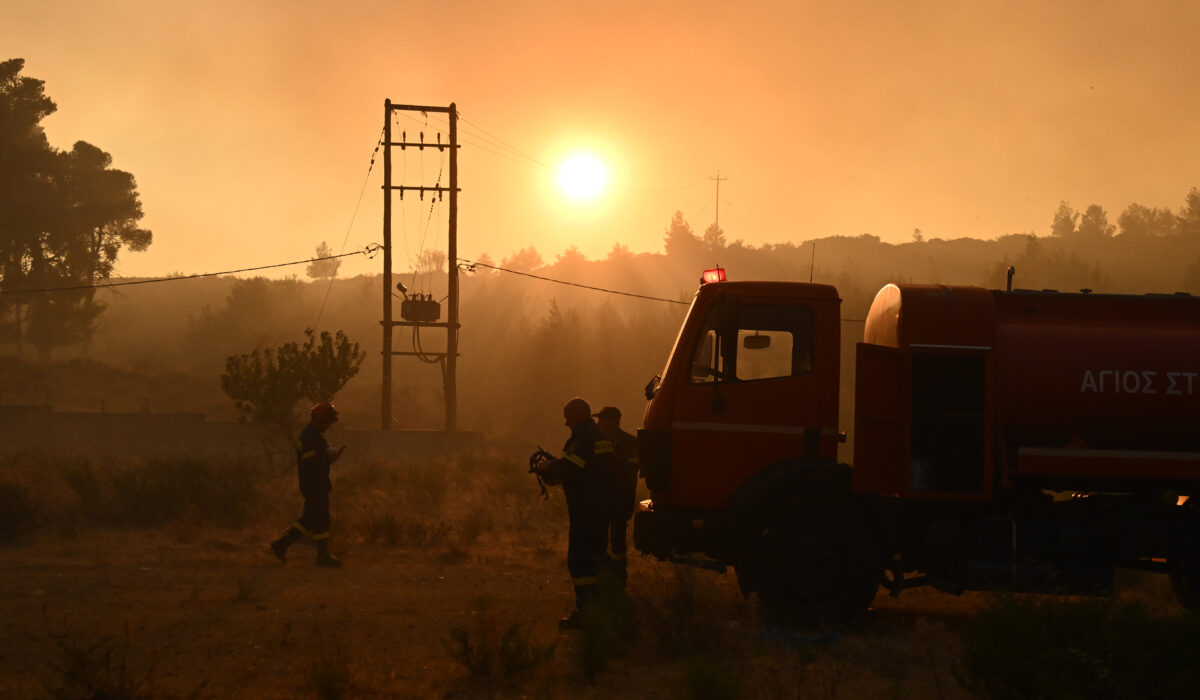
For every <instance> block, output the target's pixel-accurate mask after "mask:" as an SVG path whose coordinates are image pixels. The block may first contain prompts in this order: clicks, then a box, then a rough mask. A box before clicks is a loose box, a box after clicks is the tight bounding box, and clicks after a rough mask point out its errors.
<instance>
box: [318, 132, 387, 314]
mask: <svg viewBox="0 0 1200 700" xmlns="http://www.w3.org/2000/svg"><path fill="white" fill-rule="evenodd" d="M385 133H386V129H380V130H379V139H378V140H377V141H376V142H375V150H374V151H371V162H370V164H368V165H367V174H366V175H365V176H364V177H363V184H362V188H360V189H359V190H358V201H356V202H355V203H354V213H352V214H351V215H350V224H349V225H348V226H346V236H345V237H344V238H343V239H342V249H341V250H340V251H338V252H339V253H344V252H346V244H347V243H349V242H350V232H351V231H352V230H353V229H354V220H355V219H356V218H358V208H359V206H361V205H362V199H363V193H365V192H366V191H367V182H368V181H369V180H370V179H371V171H372V170H373V169H374V168H375V157H376V156H377V155H379V147H380V146H381V145H383V136H384V134H385ZM333 279H334V276H333V275H331V276H330V277H329V286H328V287H326V288H325V298H324V299H322V300H321V308H320V309H319V310H318V311H317V322H316V323H314V324H313V328H319V327H320V324H321V316H323V315H324V314H325V304H326V303H328V301H329V292H330V291H332V290H333Z"/></svg>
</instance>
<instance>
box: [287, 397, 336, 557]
mask: <svg viewBox="0 0 1200 700" xmlns="http://www.w3.org/2000/svg"><path fill="white" fill-rule="evenodd" d="M309 415H310V417H311V420H310V421H309V423H308V425H306V426H304V429H303V430H301V431H300V437H299V439H297V440H296V467H297V471H298V472H299V475H300V493H301V495H303V496H304V512H303V514H302V515H301V516H300V519H299V520H297V521H296V522H295V523H294V524H293V525H292V526H291V527H290V528H288V529H287V531H286V532H284V533H283V535H282V536H281V537H280V538H279V539H277V540H275V541H274V542H272V543H271V553H272V554H274V555H275V556H276V557H278V558H279V561H285V560H286V559H287V550H288V547H291V546H292V544H293V543H294V542H295V541H296V540H298V539H300V538H301V537H302V536H303V537H309V538H311V539H312V540H313V542H315V543H316V545H317V565H318V566H341V565H342V561H341V560H340V559H338V558H337V557H335V556H333V555H332V554H330V553H329V492H330V491H332V490H333V485H332V484H331V483H330V481H329V467H330V465H332V464H333V463H334V462H336V461H337V460H338V457H341V456H342V451H344V450H345V449H346V446H345V445H343V446H342V447H340V448H338V449H334V448H333V447H330V445H329V443H328V442H326V441H325V436H324V435H323V434H322V433H324V432H325V431H326V430H329V428H330V426H332V425H333V424H334V423H336V422H337V417H338V412H337V409H336V408H334V407H333V404H331V403H329V402H328V401H323V402H321V403H319V404H317V405H315V406H313V407H312V410H310V411H309Z"/></svg>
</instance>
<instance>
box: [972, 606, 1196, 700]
mask: <svg viewBox="0 0 1200 700" xmlns="http://www.w3.org/2000/svg"><path fill="white" fill-rule="evenodd" d="M1198 645H1200V620H1197V618H1195V617H1194V616H1190V615H1186V616H1159V615H1153V614H1151V613H1149V612H1147V611H1146V609H1145V608H1143V607H1142V606H1141V605H1139V604H1135V603H1127V602H1118V601H1112V600H1107V599H1101V600H1085V601H1071V600H1065V599H1045V600H1039V599H1036V598H1034V599H1017V598H1014V597H1007V596H1006V597H1002V598H1000V599H999V600H997V601H996V603H995V604H993V605H991V606H990V607H988V608H987V609H985V610H983V611H982V612H980V614H979V615H978V616H976V617H975V618H974V619H972V620H971V621H970V622H968V623H967V625H966V626H965V628H964V630H963V655H962V668H961V671H960V676H961V679H960V680H962V682H963V684H964V685H966V686H967V687H969V688H971V689H973V690H975V691H976V692H979V693H981V694H986V695H988V696H990V697H993V698H1093V697H1106V698H1143V697H1190V696H1192V695H1193V694H1194V693H1195V690H1196V688H1197V687H1200V665H1197V664H1196V663H1195V658H1194V657H1195V649H1196V648H1197V646H1198Z"/></svg>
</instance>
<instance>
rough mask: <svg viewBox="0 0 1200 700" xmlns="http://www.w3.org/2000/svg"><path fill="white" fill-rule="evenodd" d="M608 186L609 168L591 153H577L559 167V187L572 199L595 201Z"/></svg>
mask: <svg viewBox="0 0 1200 700" xmlns="http://www.w3.org/2000/svg"><path fill="white" fill-rule="evenodd" d="M607 184H608V168H606V167H605V165H604V163H603V162H602V161H601V160H600V159H599V158H597V157H596V156H594V155H592V154H591V153H576V154H574V155H572V156H569V157H568V158H567V159H566V160H564V161H563V162H562V164H561V165H559V166H558V187H559V189H561V190H562V191H563V193H564V194H566V195H567V196H568V197H570V198H571V199H573V200H575V201H577V202H587V201H591V200H593V199H595V198H596V197H597V196H599V195H600V193H601V192H603V191H604V188H605V186H606V185H607Z"/></svg>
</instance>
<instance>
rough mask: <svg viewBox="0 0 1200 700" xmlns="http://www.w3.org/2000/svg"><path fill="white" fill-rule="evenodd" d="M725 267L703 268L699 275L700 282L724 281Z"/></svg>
mask: <svg viewBox="0 0 1200 700" xmlns="http://www.w3.org/2000/svg"><path fill="white" fill-rule="evenodd" d="M724 281H725V268H723V267H714V268H713V269H711V270H705V271H704V274H702V275H700V284H708V283H709V282H724Z"/></svg>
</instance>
